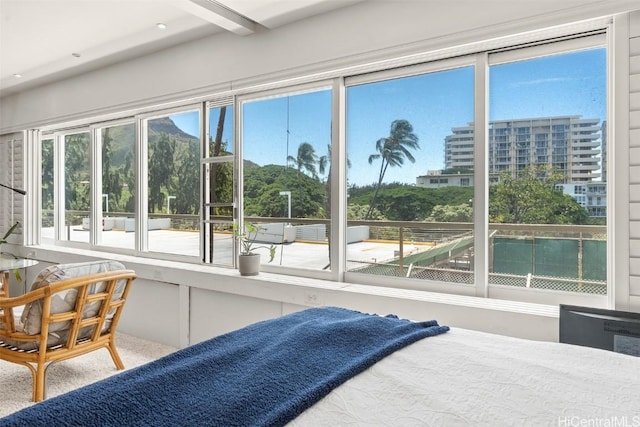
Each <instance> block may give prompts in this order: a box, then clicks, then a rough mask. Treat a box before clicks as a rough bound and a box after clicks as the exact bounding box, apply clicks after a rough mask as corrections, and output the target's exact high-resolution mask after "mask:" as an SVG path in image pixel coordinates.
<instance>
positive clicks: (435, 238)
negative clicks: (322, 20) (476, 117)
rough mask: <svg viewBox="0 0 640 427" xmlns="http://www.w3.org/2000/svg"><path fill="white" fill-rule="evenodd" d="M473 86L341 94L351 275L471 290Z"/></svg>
mask: <svg viewBox="0 0 640 427" xmlns="http://www.w3.org/2000/svg"><path fill="white" fill-rule="evenodd" d="M473 78H474V77H473V68H472V67H465V68H460V69H454V70H448V71H441V72H435V73H430V74H423V75H418V76H413V77H405V78H399V79H393V80H388V81H381V82H375V83H370V84H363V85H360V86H353V87H349V88H348V89H347V154H348V159H349V160H348V162H349V168H348V170H347V176H348V185H349V187H348V189H347V197H348V205H347V209H348V211H347V219H348V222H347V225H348V231H347V243H348V246H347V269H348V271H353V272H358V273H365V274H374V275H384V276H397V277H410V278H414V279H426V280H432V281H444V282H456V283H464V284H472V283H473V224H472V221H473V206H472V204H473V202H472V199H473V132H472V129H473V128H472V127H471V126H472V125H471V122H472V121H473V105H474V104H473V102H474V98H473V97H474V85H473ZM443 148H444V150H443ZM454 223H456V224H454Z"/></svg>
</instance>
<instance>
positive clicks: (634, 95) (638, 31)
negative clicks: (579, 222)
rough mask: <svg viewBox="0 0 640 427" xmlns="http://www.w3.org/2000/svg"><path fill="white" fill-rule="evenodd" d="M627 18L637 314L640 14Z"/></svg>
mask: <svg viewBox="0 0 640 427" xmlns="http://www.w3.org/2000/svg"><path fill="white" fill-rule="evenodd" d="M629 18H630V19H629V152H630V155H629V158H630V160H629V163H630V168H629V170H630V172H629V177H630V178H629V183H630V186H629V187H630V188H629V194H630V198H629V202H630V203H629V205H630V206H629V219H630V226H629V230H630V233H629V248H630V249H629V252H630V253H629V256H630V263H629V264H630V269H629V270H630V271H629V275H630V277H629V295H630V306H631V307H632V308H634V310H635V311H640V11H636V12H633V13H631V14H630V17H629Z"/></svg>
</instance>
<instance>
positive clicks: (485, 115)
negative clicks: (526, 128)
mask: <svg viewBox="0 0 640 427" xmlns="http://www.w3.org/2000/svg"><path fill="white" fill-rule="evenodd" d="M488 76H489V65H488V57H487V54H486V53H479V54H477V55H476V66H475V85H474V88H475V106H474V107H475V108H474V111H475V112H474V115H475V117H474V135H475V147H474V165H475V167H474V181H475V185H474V194H473V222H474V225H473V230H474V231H473V232H474V248H475V253H474V263H475V265H474V283H475V288H476V293H475V294H476V296H479V297H485V298H486V297H488V296H489V244H488V240H489V161H488V159H487V156H488V151H489V150H488V149H487V141H488V124H489V103H488V99H489V77H488Z"/></svg>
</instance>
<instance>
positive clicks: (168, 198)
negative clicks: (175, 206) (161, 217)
mask: <svg viewBox="0 0 640 427" xmlns="http://www.w3.org/2000/svg"><path fill="white" fill-rule="evenodd" d="M175 198H176V196H167V215H169V214H170V213H171V199H175Z"/></svg>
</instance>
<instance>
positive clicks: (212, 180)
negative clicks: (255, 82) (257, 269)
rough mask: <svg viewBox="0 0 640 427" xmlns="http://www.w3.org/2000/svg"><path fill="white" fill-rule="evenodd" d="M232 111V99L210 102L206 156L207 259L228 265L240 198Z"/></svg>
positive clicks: (205, 230)
mask: <svg viewBox="0 0 640 427" xmlns="http://www.w3.org/2000/svg"><path fill="white" fill-rule="evenodd" d="M233 115H234V109H233V104H232V103H231V100H221V101H219V102H215V103H210V104H209V108H208V114H207V120H208V123H209V124H208V126H207V128H208V134H207V135H208V137H207V138H206V142H205V150H204V153H205V155H204V160H203V176H204V180H205V189H204V212H205V217H204V224H203V225H204V227H203V230H204V236H205V238H204V240H203V243H204V247H203V254H204V262H206V263H210V264H217V265H222V266H228V267H232V266H233V265H234V255H235V251H234V241H233V223H234V218H233V208H234V206H236V199H237V195H236V186H235V185H234V161H235V155H234V153H235V147H234V139H233Z"/></svg>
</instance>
